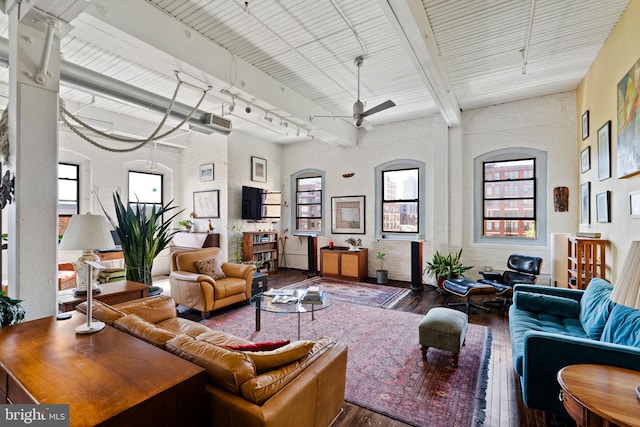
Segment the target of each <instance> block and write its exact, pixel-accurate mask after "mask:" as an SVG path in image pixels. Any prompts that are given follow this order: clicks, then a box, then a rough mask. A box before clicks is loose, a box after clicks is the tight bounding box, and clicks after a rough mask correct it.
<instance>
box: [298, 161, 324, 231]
mask: <svg viewBox="0 0 640 427" xmlns="http://www.w3.org/2000/svg"><path fill="white" fill-rule="evenodd" d="M291 184H292V185H291V187H292V190H293V197H292V199H293V200H294V203H293V204H292V205H293V206H292V208H293V217H294V218H295V221H294V222H293V227H294V232H296V233H301V234H305V233H308V234H323V232H324V229H323V224H324V221H323V214H324V195H323V191H324V173H322V172H321V171H316V170H305V171H300V172H298V173H296V174H293V175H292V176H291Z"/></svg>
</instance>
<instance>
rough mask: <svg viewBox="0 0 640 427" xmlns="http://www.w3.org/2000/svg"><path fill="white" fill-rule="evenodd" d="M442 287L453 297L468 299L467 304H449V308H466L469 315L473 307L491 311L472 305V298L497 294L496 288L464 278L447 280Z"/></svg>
mask: <svg viewBox="0 0 640 427" xmlns="http://www.w3.org/2000/svg"><path fill="white" fill-rule="evenodd" d="M442 287H443V288H444V289H445V290H446V291H447V292H449V293H450V294H452V295H456V296H459V297H462V298H466V299H467V300H466V301H465V302H451V303H449V304H448V305H449V307H456V306H464V307H465V313H469V308H471V307H474V308H479V309H481V310H485V311H489V309H488V308H487V307H484V306H481V305H478V304H474V303H472V302H471V296H472V295H486V294H495V293H496V288H495V287H493V286H491V285H487V284H484V283H478V282H474V281H473V280H469V279H465V278H464V277H460V278H457V279H447V280H445V281H444V283H443V284H442Z"/></svg>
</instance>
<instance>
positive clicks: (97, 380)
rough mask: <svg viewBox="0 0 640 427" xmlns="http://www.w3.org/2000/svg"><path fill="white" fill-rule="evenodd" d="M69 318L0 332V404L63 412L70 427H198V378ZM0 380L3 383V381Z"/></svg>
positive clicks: (175, 360) (158, 353) (135, 342)
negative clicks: (58, 407)
mask: <svg viewBox="0 0 640 427" xmlns="http://www.w3.org/2000/svg"><path fill="white" fill-rule="evenodd" d="M84 322H86V318H85V316H84V315H83V314H81V313H76V312H74V313H73V315H72V318H71V319H69V320H55V317H47V318H43V319H38V320H33V321H30V322H25V323H21V324H19V325H15V326H10V327H4V328H0V380H2V381H0V398H1V400H0V403H15V404H27V403H39V404H69V405H70V406H69V417H70V425H71V426H94V425H100V426H154V427H157V426H173V425H175V426H178V425H184V426H192V425H194V426H200V425H203V420H204V417H205V412H204V408H205V405H206V402H205V389H204V386H205V373H204V370H203V369H202V368H200V367H198V366H196V365H194V364H192V363H190V362H188V361H186V360H183V359H181V358H180V357H178V356H175V355H173V354H171V353H169V352H167V351H165V350H161V349H159V348H157V347H154V346H152V345H151V344H147V343H146V342H144V341H142V340H139V339H137V338H134V337H133V336H131V335H129V334H126V333H124V332H122V331H118V330H117V329H115V328H112V327H110V326H107V327H106V328H105V329H103V330H102V331H100V332H97V333H94V334H88V335H78V334H76V333H75V327H76V326H78V325H80V324H82V323H84ZM4 380H6V381H4Z"/></svg>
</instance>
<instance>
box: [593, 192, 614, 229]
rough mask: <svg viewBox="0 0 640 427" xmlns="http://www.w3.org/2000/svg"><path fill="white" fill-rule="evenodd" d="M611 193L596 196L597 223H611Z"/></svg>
mask: <svg viewBox="0 0 640 427" xmlns="http://www.w3.org/2000/svg"><path fill="white" fill-rule="evenodd" d="M610 216H611V192H610V191H605V192H604V193H598V194H596V218H597V220H598V222H611V219H610Z"/></svg>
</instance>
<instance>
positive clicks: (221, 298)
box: [169, 248, 256, 319]
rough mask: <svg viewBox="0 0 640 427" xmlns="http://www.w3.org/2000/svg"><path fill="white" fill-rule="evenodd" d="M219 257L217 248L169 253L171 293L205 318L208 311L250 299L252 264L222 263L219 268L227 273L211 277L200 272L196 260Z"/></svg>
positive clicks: (180, 302) (181, 302)
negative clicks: (222, 275) (216, 278)
mask: <svg viewBox="0 0 640 427" xmlns="http://www.w3.org/2000/svg"><path fill="white" fill-rule="evenodd" d="M220 256H221V253H220V248H204V249H193V250H182V251H177V252H174V253H173V254H171V273H170V275H169V283H170V284H171V296H172V297H173V298H174V299H175V300H176V302H177V303H178V304H180V305H184V306H185V307H190V308H193V309H196V310H198V311H200V312H201V313H202V318H203V319H206V318H208V317H209V315H210V314H211V311H213V310H216V309H218V308H222V307H226V306H228V305H231V304H235V303H237V302H240V301H247V300H248V299H249V298H251V282H252V281H253V273H254V272H255V270H256V268H255V266H253V265H245V264H234V263H228V262H225V263H223V264H222V271H223V272H224V274H225V275H226V276H227V277H226V278H224V279H218V280H214V279H213V278H212V277H211V276H207V275H205V274H200V273H199V272H198V269H197V267H196V265H195V262H196V261H200V260H205V259H207V258H218V257H220Z"/></svg>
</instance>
